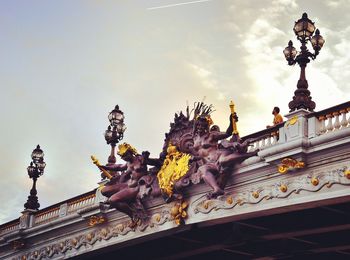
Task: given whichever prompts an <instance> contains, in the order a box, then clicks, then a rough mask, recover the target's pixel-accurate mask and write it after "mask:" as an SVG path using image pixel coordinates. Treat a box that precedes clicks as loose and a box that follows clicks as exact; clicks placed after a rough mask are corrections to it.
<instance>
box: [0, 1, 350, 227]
mask: <svg viewBox="0 0 350 260" xmlns="http://www.w3.org/2000/svg"><path fill="white" fill-rule="evenodd" d="M186 2H187V4H186ZM303 12H307V13H308V14H309V17H310V18H311V19H312V20H313V21H315V22H316V27H317V28H319V29H320V31H321V34H322V35H323V36H324V38H325V40H326V43H325V46H324V49H323V50H322V51H321V53H320V55H319V56H318V57H317V60H316V61H314V62H312V63H311V64H310V65H309V66H308V68H307V78H308V81H309V88H310V90H311V93H312V97H313V100H315V101H316V104H317V106H316V110H321V109H324V108H327V107H331V106H333V105H336V104H338V103H342V102H345V101H348V100H349V97H350V95H349V93H350V62H349V61H350V52H349V49H350V16H349V15H348V14H349V13H350V1H349V0H343V1H341V0H340V1H330V0H328V1H318V0H312V1H311V0H310V1H297V0H279V1H278V0H259V1H258V0H255V1H253V0H232V1H229V0H207V1H205V0H202V1H194V0H139V1H136V0H114V1H103V0H84V1H83V0H82V1H78V0H77V1H70V0H62V1H39V0H36V1H34V0H32V1H15V0H8V1H1V3H0V35H1V40H0V88H1V94H0V106H1V109H0V116H1V128H0V147H1V149H0V156H1V157H0V158H1V163H0V176H1V180H0V184H1V187H2V188H1V189H0V202H1V206H0V223H3V222H6V221H9V220H11V219H13V218H16V217H18V216H19V215H20V212H21V211H22V210H23V204H24V203H25V202H26V200H27V196H28V194H29V190H30V188H31V180H30V179H29V178H28V176H27V173H26V167H27V166H28V165H29V162H30V160H31V159H30V154H31V152H32V150H33V149H34V148H35V146H36V145H37V144H40V145H41V146H42V148H43V150H44V152H45V161H46V163H47V167H46V169H45V174H44V176H42V177H40V178H39V180H38V196H39V202H40V203H41V208H43V207H46V206H48V205H51V204H53V203H56V202H58V201H61V200H65V199H68V198H70V197H73V196H76V195H78V194H80V193H83V192H86V191H89V190H91V189H93V188H95V187H96V186H97V182H98V181H99V172H98V170H97V169H96V167H95V166H94V165H93V164H92V163H91V160H90V155H92V154H94V155H96V156H97V157H98V158H99V159H100V161H101V162H106V160H107V157H108V154H109V151H110V149H109V147H108V146H107V145H106V143H105V141H104V137H103V132H104V131H105V129H106V127H107V126H108V119H107V115H108V113H109V112H110V111H111V110H112V109H113V107H114V106H115V105H116V104H119V105H120V108H121V109H122V110H123V111H124V113H125V116H126V120H125V121H126V125H127V127H128V129H127V130H126V133H125V138H124V141H127V142H129V143H131V144H132V145H134V146H135V147H136V148H137V149H138V150H139V151H142V150H149V151H150V152H151V156H157V155H158V154H159V152H160V151H161V147H162V144H163V139H164V133H165V132H167V131H168V129H169V123H170V121H172V119H173V115H174V113H175V112H176V111H179V110H181V109H184V108H185V106H186V101H187V100H188V102H189V103H190V104H192V103H193V102H194V101H198V100H201V99H202V98H203V97H204V96H205V97H206V102H208V103H211V104H213V105H214V106H215V108H216V112H215V113H214V114H213V119H214V122H215V123H217V124H219V125H220V126H221V128H222V129H225V128H226V126H227V125H228V122H227V117H228V114H229V107H228V103H229V101H230V100H231V99H233V100H234V102H235V104H236V110H237V112H238V115H239V119H240V121H239V124H238V127H239V130H240V132H241V136H244V135H246V134H250V133H253V132H256V131H259V130H262V129H263V128H264V127H265V126H266V124H269V123H271V121H272V115H271V109H272V107H273V106H275V105H277V106H279V107H280V108H281V111H282V113H283V114H287V113H288V102H289V101H290V100H291V98H292V96H293V92H294V89H295V86H296V82H297V79H298V76H299V68H298V67H297V66H294V67H290V66H288V65H287V64H286V61H285V60H284V56H283V54H282V51H283V49H284V47H285V46H286V45H287V42H288V41H289V40H290V39H292V40H294V44H295V45H297V46H299V45H298V43H297V41H296V39H295V36H294V34H293V30H292V28H293V25H294V21H296V20H297V19H299V18H300V17H301V14H302V13H303Z"/></svg>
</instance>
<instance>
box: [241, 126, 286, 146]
mask: <svg viewBox="0 0 350 260" xmlns="http://www.w3.org/2000/svg"><path fill="white" fill-rule="evenodd" d="M283 125H284V122H283V123H280V124H278V125H276V126H273V127H270V128H267V129H264V130H262V131H259V132H256V133H253V134H250V135H247V136H244V137H243V138H242V140H247V139H252V142H250V146H249V149H248V151H249V152H253V151H256V150H257V149H259V150H263V149H265V148H268V147H270V146H273V145H276V144H277V143H278V139H279V136H278V135H279V128H281V127H283Z"/></svg>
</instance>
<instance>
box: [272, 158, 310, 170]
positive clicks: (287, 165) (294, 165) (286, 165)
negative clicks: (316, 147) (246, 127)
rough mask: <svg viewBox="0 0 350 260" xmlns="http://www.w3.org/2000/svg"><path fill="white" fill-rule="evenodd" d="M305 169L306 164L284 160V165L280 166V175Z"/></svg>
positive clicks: (289, 159)
mask: <svg viewBox="0 0 350 260" xmlns="http://www.w3.org/2000/svg"><path fill="white" fill-rule="evenodd" d="M304 167H305V163H304V162H303V161H297V160H295V159H292V158H284V159H282V164H280V165H279V166H278V172H279V173H282V174H283V173H286V172H287V171H289V170H292V169H301V168H304Z"/></svg>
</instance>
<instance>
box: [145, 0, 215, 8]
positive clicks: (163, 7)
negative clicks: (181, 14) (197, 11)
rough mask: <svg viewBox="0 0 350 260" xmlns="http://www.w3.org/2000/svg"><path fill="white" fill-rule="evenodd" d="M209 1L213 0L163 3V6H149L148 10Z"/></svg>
mask: <svg viewBox="0 0 350 260" xmlns="http://www.w3.org/2000/svg"><path fill="white" fill-rule="evenodd" d="M209 1H212V0H197V1H191V2H183V3H177V4H170V5H161V6H155V7H150V8H147V10H155V9H162V8H168V7H174V6H179V5H189V4H197V3H203V2H209Z"/></svg>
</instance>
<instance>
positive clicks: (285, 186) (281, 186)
mask: <svg viewBox="0 0 350 260" xmlns="http://www.w3.org/2000/svg"><path fill="white" fill-rule="evenodd" d="M287 190H288V188H287V185H285V184H282V185H280V191H282V192H286V191H287Z"/></svg>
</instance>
